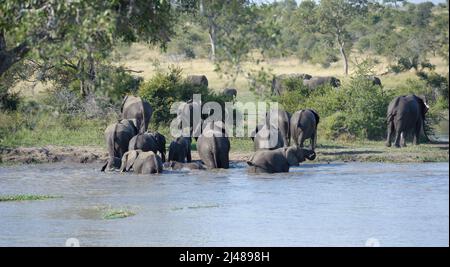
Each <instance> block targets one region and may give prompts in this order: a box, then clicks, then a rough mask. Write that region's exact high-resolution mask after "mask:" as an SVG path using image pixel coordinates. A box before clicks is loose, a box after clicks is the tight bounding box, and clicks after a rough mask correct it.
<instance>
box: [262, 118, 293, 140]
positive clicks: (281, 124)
mask: <svg viewBox="0 0 450 267" xmlns="http://www.w3.org/2000/svg"><path fill="white" fill-rule="evenodd" d="M290 119H291V114H289V113H288V112H287V111H284V110H282V109H272V110H271V111H269V112H268V113H267V114H266V125H268V126H270V127H272V128H275V129H277V130H279V132H280V134H281V138H282V139H283V143H284V144H283V146H289V145H290V133H289V125H290Z"/></svg>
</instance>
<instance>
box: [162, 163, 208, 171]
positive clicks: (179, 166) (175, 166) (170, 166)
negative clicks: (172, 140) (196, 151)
mask: <svg viewBox="0 0 450 267" xmlns="http://www.w3.org/2000/svg"><path fill="white" fill-rule="evenodd" d="M163 167H164V169H167V170H172V171H178V170H183V169H188V170H206V167H205V165H203V164H202V163H201V162H200V161H193V162H187V163H182V162H178V161H169V162H165V163H164V165H163Z"/></svg>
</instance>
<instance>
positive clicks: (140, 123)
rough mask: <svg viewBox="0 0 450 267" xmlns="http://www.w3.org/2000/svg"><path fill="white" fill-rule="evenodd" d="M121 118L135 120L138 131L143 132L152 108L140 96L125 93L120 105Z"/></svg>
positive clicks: (145, 129) (146, 126)
mask: <svg viewBox="0 0 450 267" xmlns="http://www.w3.org/2000/svg"><path fill="white" fill-rule="evenodd" d="M120 112H121V113H122V119H130V120H131V119H134V120H136V127H137V128H138V130H139V132H140V133H145V132H146V131H147V128H148V124H149V122H150V118H151V117H152V113H153V109H152V106H151V105H150V103H149V102H147V101H145V100H143V99H142V98H140V97H136V96H132V95H127V96H125V98H124V99H123V101H122V105H121V107H120Z"/></svg>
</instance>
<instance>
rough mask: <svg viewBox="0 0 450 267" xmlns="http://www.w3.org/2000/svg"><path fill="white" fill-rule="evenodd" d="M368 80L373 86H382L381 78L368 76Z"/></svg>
mask: <svg viewBox="0 0 450 267" xmlns="http://www.w3.org/2000/svg"><path fill="white" fill-rule="evenodd" d="M367 79H368V80H369V81H371V82H372V84H373V85H378V86H382V84H381V80H380V78H378V77H376V76H368V77H367Z"/></svg>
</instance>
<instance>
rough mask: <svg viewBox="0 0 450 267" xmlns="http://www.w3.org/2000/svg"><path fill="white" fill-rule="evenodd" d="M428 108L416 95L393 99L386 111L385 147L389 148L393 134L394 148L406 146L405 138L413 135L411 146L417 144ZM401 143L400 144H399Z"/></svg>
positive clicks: (422, 99)
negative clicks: (409, 134)
mask: <svg viewBox="0 0 450 267" xmlns="http://www.w3.org/2000/svg"><path fill="white" fill-rule="evenodd" d="M428 109H429V106H428V105H427V103H426V101H425V99H424V98H422V97H418V96H416V95H407V96H398V97H396V98H394V99H393V100H392V101H391V103H390V104H389V106H388V110H387V117H386V120H387V123H388V127H387V140H386V146H388V147H390V146H391V137H392V135H394V134H395V142H394V144H395V146H396V147H400V145H402V146H406V140H405V137H406V135H407V134H408V133H411V132H412V133H413V135H414V140H413V144H415V145H417V144H419V137H420V133H421V132H422V131H423V127H424V122H425V114H426V113H427V111H428ZM400 141H401V144H400Z"/></svg>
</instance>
